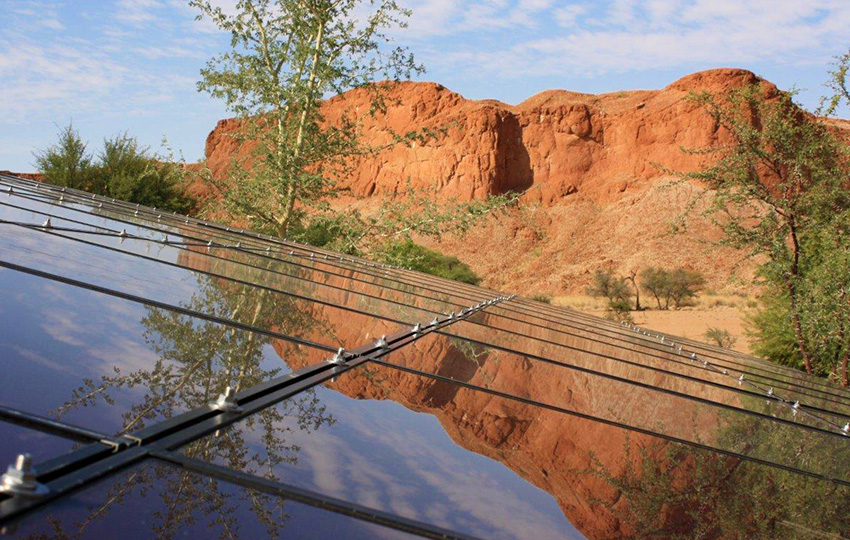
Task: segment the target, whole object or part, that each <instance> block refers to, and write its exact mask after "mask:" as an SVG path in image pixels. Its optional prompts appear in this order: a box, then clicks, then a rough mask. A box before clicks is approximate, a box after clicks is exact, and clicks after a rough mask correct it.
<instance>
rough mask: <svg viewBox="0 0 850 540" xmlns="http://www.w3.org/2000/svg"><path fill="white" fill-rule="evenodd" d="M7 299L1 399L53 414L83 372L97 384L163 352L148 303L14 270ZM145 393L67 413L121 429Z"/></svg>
mask: <svg viewBox="0 0 850 540" xmlns="http://www.w3.org/2000/svg"><path fill="white" fill-rule="evenodd" d="M0 306H2V309H0V350H2V355H0V369H2V373H3V376H2V377H0V404H2V405H6V406H10V407H15V408H19V409H22V410H26V411H29V412H33V413H36V414H41V415H50V414H51V412H52V411H53V410H55V409H56V408H57V407H59V406H61V405H62V404H63V403H65V402H66V401H68V400H70V399H71V397H72V392H73V390H74V389H76V388H78V387H80V386H81V385H82V384H83V383H84V379H86V378H88V379H92V380H93V381H94V382H95V383H98V382H99V381H100V378H101V376H103V375H115V368H116V367H117V368H120V370H121V373H122V374H125V375H126V374H129V373H130V372H133V371H136V370H143V369H144V370H150V369H152V368H153V366H154V364H155V362H156V361H157V359H158V358H159V356H158V355H157V354H156V353H155V352H154V351H153V350H152V348H151V347H150V345H149V344H147V343H146V342H145V340H144V337H143V333H144V330H145V328H144V326H143V325H142V324H141V320H142V319H143V318H144V317H145V316H146V315H147V314H148V310H147V309H146V308H145V307H144V306H142V305H141V304H136V303H133V302H129V301H126V300H122V299H120V298H115V297H111V296H107V295H104V294H100V293H95V292H92V291H86V290H84V289H80V288H77V287H72V286H68V285H63V284H59V283H55V282H52V281H48V280H44V279H41V278H37V277H33V276H29V275H26V274H23V273H20V272H15V271H10V270H8V271H4V272H2V273H0ZM210 324H212V323H210ZM198 353H201V351H198ZM263 355H264V359H265V361H264V362H263V365H262V368H263V369H268V368H271V367H284V366H282V365H281V362H280V358H279V357H278V356H277V354H276V353H275V351H274V349H272V348H271V347H270V346H266V347H264V348H263ZM146 392H147V389H146V388H144V387H141V386H140V387H136V388H119V389H116V388H112V389H110V391H109V394H110V396H111V397H113V398H114V399H115V404H114V405H109V404H107V403H105V402H104V401H103V400H98V404H97V405H96V406H95V407H82V408H77V409H74V410H72V411H71V412H69V413H68V414H66V415H64V416H63V420H65V421H67V422H71V423H77V424H80V425H83V426H86V427H90V428H92V429H96V430H100V431H107V432H114V431H117V430H118V429H119V428H120V427H121V425H122V420H121V414H122V413H123V412H124V411H126V410H128V409H129V408H130V407H131V406H132V405H134V404H138V403H141V402H142V400H143V399H144V395H145V393H146ZM173 412H179V411H173Z"/></svg>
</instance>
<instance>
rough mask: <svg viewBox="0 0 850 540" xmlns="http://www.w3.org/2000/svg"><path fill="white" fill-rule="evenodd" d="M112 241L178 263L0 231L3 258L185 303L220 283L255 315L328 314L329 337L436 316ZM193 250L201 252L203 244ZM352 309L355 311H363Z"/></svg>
mask: <svg viewBox="0 0 850 540" xmlns="http://www.w3.org/2000/svg"><path fill="white" fill-rule="evenodd" d="M110 241H111V242H112V243H113V244H114V245H115V246H118V245H129V244H132V243H142V244H144V247H145V249H147V250H149V251H150V253H151V254H153V256H154V257H159V256H160V255H159V252H162V257H163V260H166V261H168V260H170V259H172V258H173V259H175V260H176V261H177V262H176V263H175V264H177V265H178V266H170V265H165V264H161V263H160V262H158V261H156V260H149V259H144V258H140V257H135V256H132V255H129V254H127V253H119V252H115V251H108V250H106V249H103V248H101V247H97V246H89V245H85V244H82V243H79V242H75V241H73V240H70V239H67V238H62V237H59V236H56V235H54V234H49V233H46V232H44V231H40V230H33V229H22V228H19V229H17V230H16V231H15V234H13V235H3V236H2V237H0V259H2V260H4V261H7V262H10V263H13V264H17V265H20V266H24V267H27V268H34V269H37V270H41V271H44V272H49V273H51V274H57V275H60V276H63V277H68V278H72V279H75V280H79V281H83V282H85V283H88V284H92V285H96V286H101V287H107V288H109V289H112V290H117V291H120V292H122V293H126V294H131V295H135V296H141V297H144V298H146V299H149V300H153V301H157V302H165V303H168V304H172V305H181V306H184V307H189V305H190V304H191V301H192V298H193V295H194V294H195V293H196V292H197V291H198V289H199V288H200V287H201V286H202V284H204V283H207V282H217V285H218V286H219V287H218V288H219V289H220V290H221V291H222V293H223V294H226V295H228V296H230V297H243V296H244V297H247V298H249V299H250V300H251V303H252V304H253V305H257V306H259V305H262V306H263V313H261V314H260V315H263V314H267V313H266V312H268V313H274V314H281V313H302V314H303V313H306V314H309V315H310V316H311V317H313V318H316V319H321V318H322V317H324V318H326V319H327V324H325V325H324V326H325V328H326V330H330V332H326V334H329V335H331V336H332V335H333V332H332V330H333V329H334V328H335V327H336V326H337V324H345V325H350V326H353V327H357V328H368V327H369V324H370V321H372V320H373V319H374V317H378V316H379V317H384V318H387V319H389V320H391V321H405V322H407V321H419V320H426V319H429V318H430V317H432V316H433V314H431V313H429V312H423V311H421V310H418V309H415V308H410V307H407V306H405V305H403V304H397V303H389V302H387V301H385V300H382V299H380V298H374V297H368V296H365V295H358V294H352V293H351V292H349V291H345V290H334V289H329V288H327V287H324V286H323V285H319V284H316V283H312V282H309V281H303V280H296V279H293V278H291V277H288V276H282V275H279V274H277V275H275V276H274V277H267V278H265V279H259V280H256V279H255V280H253V281H252V279H251V276H252V274H253V273H255V272H256V271H257V269H253V268H250V267H244V266H238V267H237V266H234V265H233V264H232V263H228V262H227V261H220V264H221V265H222V266H223V267H226V266H227V265H228V264H230V266H231V269H230V270H229V273H228V277H235V278H236V279H239V280H241V281H242V282H236V281H232V280H227V279H223V278H219V277H215V276H210V275H208V274H205V273H204V272H209V271H210V265H209V261H208V260H207V259H206V257H205V256H203V255H200V254H197V256H194V254H193V252H192V251H190V250H176V249H174V248H172V247H169V246H162V245H160V244H157V243H152V242H148V241H141V240H124V241H122V240H121V239H119V238H110ZM196 249H199V250H206V248H205V247H198V248H196ZM169 250H170V251H169ZM171 262H173V261H171ZM268 263H269V264H270V265H277V264H280V263H279V261H275V260H269V261H268ZM193 265H197V266H199V267H200V268H199V271H193V270H190V269H186V268H184V267H189V268H191V267H192V266H193ZM257 281H261V282H263V285H265V286H266V287H269V288H273V289H280V290H285V291H287V292H291V293H294V294H297V295H300V296H302V297H303V298H310V299H311V300H305V299H298V298H295V297H293V296H290V295H286V294H282V293H280V292H277V291H276V290H269V289H261V288H259V287H256V286H253V283H255V282H257ZM314 298H317V299H320V300H322V301H324V302H328V303H330V304H333V305H325V304H320V303H318V302H314V301H312V299H314ZM335 305H340V306H346V307H349V308H351V309H349V310H343V309H340V308H337V307H334V306H335ZM192 307H193V309H195V310H197V311H201V312H203V313H210V311H209V309H208V307H207V306H205V305H194V306H192ZM352 310H357V311H359V312H360V313H358V312H355V311H352ZM366 314H368V315H370V316H367V315H366ZM229 318H236V320H238V321H239V322H242V323H244V324H251V325H252V326H258V327H261V328H264V329H267V330H273V331H281V332H285V333H287V334H289V335H293V336H297V337H304V338H308V337H310V336H311V334H312V333H313V331H314V330H315V327H314V326H310V325H289V326H288V327H286V328H282V327H281V326H280V325H279V324H278V322H279V321H278V320H277V318H276V317H272V318H270V319H269V318H267V317H265V318H264V317H262V316H257V314H255V313H254V312H253V311H251V310H249V309H243V310H240V311H238V312H236V313H235V314H233V315H232V316H231V317H229ZM411 324H412V323H411ZM385 333H386V332H385ZM378 337H380V335H379V336H378ZM373 339H374V337H372V336H366V335H365V333H361V334H360V335H359V336H358V339H357V340H355V341H353V342H345V343H342V342H333V341H330V342H329V344H330V345H334V346H342V347H345V348H354V347H356V346H359V345H361V344H363V343H366V342H368V341H370V340H373ZM317 340H318V339H317ZM326 343H328V342H326Z"/></svg>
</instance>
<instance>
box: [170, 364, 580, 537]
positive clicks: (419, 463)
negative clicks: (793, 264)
mask: <svg viewBox="0 0 850 540" xmlns="http://www.w3.org/2000/svg"><path fill="white" fill-rule="evenodd" d="M386 371H387V369H386V368H380V367H372V366H368V365H367V366H363V367H360V368H357V369H355V370H352V371H350V372H347V373H345V374H343V375H341V376H340V377H339V378H338V379H337V380H336V381H335V382H332V383H328V384H327V385H326V386H321V387H318V388H315V389H314V390H309V391H306V392H303V393H301V394H298V395H297V396H295V397H293V398H292V399H289V400H286V401H284V402H282V403H280V404H278V405H277V406H275V407H271V408H269V409H267V410H265V411H262V412H260V413H257V414H256V415H255V418H252V419H251V420H249V421H242V422H240V423H237V424H235V425H234V426H232V427H231V428H229V429H226V430H222V431H221V432H219V434H218V436H210V437H207V438H204V439H201V440H199V441H198V442H196V443H193V444H191V445H190V446H188V447H186V448H184V449H183V452H184V453H185V454H186V455H189V456H192V457H195V458H198V459H202V460H206V461H211V462H214V463H217V464H220V465H223V466H227V467H231V468H235V469H238V470H240V471H245V472H249V473H252V474H257V475H263V476H266V477H271V478H274V479H277V480H280V481H283V482H287V483H290V484H294V485H296V486H299V487H304V488H307V489H311V490H314V491H318V492H320V493H323V494H326V495H329V496H333V497H337V498H341V499H344V500H348V501H351V502H354V503H358V504H362V505H364V506H368V507H371V508H375V509H378V510H383V511H387V512H392V513H395V514H398V515H401V516H404V517H407V518H411V519H416V520H420V521H426V522H429V523H433V524H434V525H437V526H440V527H444V528H447V529H451V530H456V531H458V532H463V533H467V534H472V535H475V536H479V537H483V538H535V539H548V538H580V537H581V536H580V535H579V534H578V532H577V531H576V529H575V528H574V527H573V526H572V525H571V524H570V523H569V521H568V520H567V519H566V518H565V517H564V514H563V512H562V511H561V510H560V509H559V507H558V503H557V501H556V500H555V499H554V498H553V497H552V496H551V495H549V494H548V493H546V492H545V491H544V490H543V489H541V487H542V486H545V485H547V482H548V481H547V480H546V478H545V476H542V475H537V476H536V477H535V478H533V479H527V478H524V477H523V475H522V471H521V469H514V470H512V468H511V467H508V466H506V465H504V464H503V463H500V459H501V458H502V457H503V453H505V452H507V453H511V452H512V450H511V448H512V445H511V444H510V442H509V441H510V440H514V439H516V436H517V435H519V434H520V433H521V432H522V431H523V430H524V429H525V427H526V426H523V425H521V424H514V423H513V422H512V421H511V419H510V418H506V417H505V415H509V412H510V407H511V404H510V403H506V402H504V403H500V402H495V401H494V402H493V403H492V404H491V406H490V408H489V410H490V412H489V413H488V416H489V418H490V419H491V420H492V421H491V422H489V423H488V424H487V425H482V424H479V423H477V422H476V423H474V424H472V423H469V422H467V421H466V420H465V418H466V415H467V409H466V404H463V403H460V402H456V403H453V404H452V405H451V406H449V403H450V402H451V399H452V396H451V394H449V393H446V392H444V391H443V390H446V391H451V390H454V389H453V388H450V387H446V388H441V389H436V390H437V391H434V392H431V391H424V390H427V389H428V387H429V386H430V383H429V381H427V380H425V379H421V380H420V379H417V378H408V379H407V380H406V381H405V382H404V384H405V386H401V387H398V388H396V387H394V386H393V385H388V384H386V383H387V379H386ZM418 390H423V392H421V393H420V392H418ZM399 392H401V393H403V394H405V395H409V396H410V400H408V401H402V400H399V396H398V393H399ZM441 406H444V407H445V410H443V411H442V412H437V411H438V410H439V409H440V407H441ZM424 412H428V413H431V414H423V413H424ZM499 440H501V441H503V442H504V443H505V444H504V446H503V447H502V450H500V451H498V452H490V451H489V450H487V446H486V444H487V443H488V442H495V441H499ZM480 454H483V455H480ZM485 456H486V457H485ZM517 463H519V462H517Z"/></svg>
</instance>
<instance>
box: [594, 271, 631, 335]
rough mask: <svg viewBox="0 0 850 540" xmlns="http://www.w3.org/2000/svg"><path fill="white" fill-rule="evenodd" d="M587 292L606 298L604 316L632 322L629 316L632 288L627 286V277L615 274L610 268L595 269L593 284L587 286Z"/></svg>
mask: <svg viewBox="0 0 850 540" xmlns="http://www.w3.org/2000/svg"><path fill="white" fill-rule="evenodd" d="M587 294H589V295H590V296H595V297H597V298H606V299H608V304H607V306H606V308H605V316H606V318H608V319H611V320H615V321H629V322H633V321H632V316H631V307H632V306H631V298H632V289H631V287H630V286H629V278H625V277H618V276H615V275H614V272H613V271H611V270H600V269H597V270H596V272H595V273H594V274H593V284H592V285H591V286H590V287H588V289H587Z"/></svg>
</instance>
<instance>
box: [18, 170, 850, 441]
mask: <svg viewBox="0 0 850 540" xmlns="http://www.w3.org/2000/svg"><path fill="white" fill-rule="evenodd" d="M36 187H38V185H36ZM50 189H53V190H54V191H55V190H56V188H50ZM64 192H65V191H64V189H63V190H62V191H60V193H64ZM60 199H61V197H60ZM91 200H96V197H95V196H92V197H91V199H86V200H84V201H82V202H84V203H88V202H90V201H91ZM125 206H126V204H125ZM98 207H103V204H102V202H100V203H99V204H98ZM75 210H76V209H75ZM33 211H34V210H33ZM76 211H80V212H82V210H76ZM137 211H138V210H136V211H134V213H135V212H137ZM34 212H35V211H34ZM38 213H40V212H38ZM54 217H57V219H59V217H58V216H54ZM61 219H63V220H67V219H68V218H64V217H63V218H61ZM110 219H114V218H111V217H110ZM188 219H189V218H186V220H187V221H188ZM158 221H159V220H158ZM9 223H11V222H9ZM14 224H17V223H14ZM17 225H22V226H30V227H32V228H39V227H38V226H36V225H33V224H17ZM43 228H45V230H48V231H49V232H51V233H52V234H56V232H55V231H63V230H70V229H64V228H61V227H51V226H50V225H49V218H48V221H47V222H45V226H43ZM147 228H149V229H151V230H156V231H159V232H162V231H161V230H160V229H157V228H155V227H147ZM50 229H52V230H50ZM77 232H88V231H77ZM122 232H123V231H122ZM92 233H93V234H105V235H112V236H116V235H117V236H122V234H121V233H116V232H111V233H106V232H104V233H100V232H98V231H92ZM58 236H61V237H63V238H68V239H70V240H73V241H78V242H83V243H87V244H88V243H89V242H87V241H85V240H82V239H79V238H75V237H67V236H64V235H61V234H59V235H58ZM122 237H127V236H126V235H124V236H122ZM137 238H139V239H141V240H145V241H155V240H154V239H150V238H146V237H137ZM163 242H165V243H168V241H167V240H163ZM91 244H92V245H96V246H99V247H102V248H104V249H111V250H116V249H115V248H111V247H109V246H103V245H100V244H96V243H91ZM173 244H174V245H177V246H180V245H181V244H183V245H185V244H186V243H185V242H173ZM198 245H203V242H200V243H199V244H198ZM217 247H233V246H225V245H221V246H218V244H217ZM235 247H236V248H237V249H240V248H239V244H238V243H237V246H235ZM183 249H185V248H183ZM241 249H242V250H243V251H244V250H245V248H241ZM269 250H270V247H267V248H266V249H265V251H266V252H268V251H269ZM116 251H121V252H123V250H116ZM290 253H292V252H291V251H290ZM130 254H131V255H135V256H140V255H138V254H132V253H130ZM272 258H273V259H275V260H278V261H280V260H281V259H277V258H274V257H272ZM310 258H311V260H314V261H315V260H317V259H316V258H315V257H314V255H313V254H312V253H311V256H310ZM333 258H336V259H339V260H345V258H344V257H340V256H334V257H333ZM321 259H328V256H327V255H324V256H323V257H321ZM154 260H155V259H154ZM352 260H353V259H352ZM159 262H163V261H159ZM164 264H168V263H164ZM370 266H372V267H374V266H376V265H375V264H374V263H371V265H370ZM382 266H383V265H382ZM314 269H315V268H314ZM316 270H317V269H316ZM220 277H224V278H225V279H232V278H228V277H227V276H220ZM297 279H306V278H297ZM307 281H310V280H307ZM246 284H247V282H246ZM253 285H255V286H258V287H263V286H261V285H258V284H253ZM263 288H265V287H263ZM346 290H347V289H346ZM278 292H281V293H283V294H287V295H290V296H292V294H291V293H288V292H286V291H278ZM362 294H365V293H362ZM367 296H369V295H367ZM313 301H316V302H319V303H325V302H322V301H319V300H313ZM387 301H389V302H393V303H398V302H394V301H391V300H387ZM340 307H342V308H343V309H349V308H345V307H344V306H340ZM421 309H424V310H426V311H432V310H428V309H427V308H421ZM495 316H497V317H504V315H499V314H495ZM378 318H385V317H380V316H378ZM508 318H510V317H508ZM395 322H399V321H395ZM521 322H524V323H526V324H529V325H531V326H535V324H534V323H531V322H527V321H521ZM475 324H483V323H478V322H476V323H475ZM484 326H488V327H489V325H486V324H484ZM492 328H497V327H492ZM544 328H545V327H544ZM501 330H502V331H504V332H507V333H511V334H514V333H515V332H512V331H510V330H506V329H501ZM552 330H554V331H558V330H557V329H552ZM560 332H561V333H564V332H562V331H560ZM641 334H642V335H646V336H650V337H651V338H659V337H661V338H662V339H661V342H662V344H664V339H663V337H662V336H660V335H650V334H649V333H647V332H642V333H641ZM641 334H639V335H641ZM568 335H572V334H568ZM527 337H529V339H534V340H537V341H542V342H545V343H547V344H552V345H556V346H559V347H563V348H565V349H568V350H575V351H579V352H590V353H591V354H594V355H595V356H601V357H604V358H607V359H610V360H614V361H619V362H623V363H626V364H632V365H635V366H639V367H641V368H644V369H649V370H651V371H658V372H664V373H667V374H670V375H673V376H676V377H680V378H684V379H688V380H693V381H699V382H702V383H704V384H708V385H711V386H717V387H722V388H724V389H728V390H730V391H733V392H743V393H748V394H750V395H753V396H767V397H768V398H769V399H773V400H775V401H777V402H779V403H781V404H785V405H788V406H791V407H792V408H793V412H794V413H795V414H796V413H798V412H802V413H803V414H807V415H809V416H812V418H813V419H816V420H818V421H820V422H826V423H829V422H828V420H826V419H824V418H820V417H817V416H816V415H814V414H809V413H807V412H806V409H810V410H812V411H818V412H830V414H833V415H838V416H839V417H841V416H843V417H844V418H845V420H844V423H842V424H835V425H831V426H830V427H831V428H832V429H833V430H835V431H837V432H840V433H843V434H844V435H846V434H847V433H848V425H850V424H847V423H846V419H847V416H846V415H842V414H840V413H836V412H834V411H827V410H822V409H820V408H819V407H816V406H811V405H809V404H808V403H807V402H806V399H805V398H804V397H803V398H802V399H797V400H790V399H788V398H783V397H781V394H777V393H774V392H773V388H772V387H770V385H769V383H767V382H766V381H763V384H762V385H759V384H755V383H753V382H752V381H751V380H750V379H749V378H746V379H745V378H744V377H743V376H742V377H740V378H738V379H737V383H738V384H737V385H736V384H735V382H734V381H733V377H732V373H729V372H728V371H727V370H726V369H725V368H723V367H722V364H720V365H718V364H716V363H715V362H712V361H708V360H706V359H705V358H704V357H703V358H700V359H699V361H698V362H697V361H695V360H696V358H695V353H691V354H690V355H688V354H687V353H688V352H690V351H685V352H684V353H685V354H684V356H683V350H682V347H681V346H679V347H678V352H676V351H670V349H667V348H666V347H665V346H662V347H661V348H660V349H661V350H658V349H656V347H650V348H651V350H658V352H661V353H665V354H666V355H671V357H666V356H665V357H662V356H661V355H657V354H651V353H645V354H648V355H649V356H652V357H655V358H659V359H663V360H669V361H671V362H674V363H679V364H682V365H688V362H690V364H691V365H692V366H694V367H697V366H700V365H702V366H705V368H706V370H707V371H710V372H714V373H715V374H718V375H719V374H722V375H729V377H730V379H728V380H730V381H732V382H731V383H730V384H729V385H725V384H720V383H717V382H712V381H707V380H704V379H700V378H698V377H695V376H692V375H686V374H684V373H680V372H675V371H672V372H671V371H667V370H665V369H659V368H657V367H652V366H647V365H644V364H635V363H633V362H629V361H626V360H623V359H620V358H617V357H615V356H610V355H606V354H599V353H594V352H592V351H586V350H584V349H582V348H578V347H574V346H569V345H566V344H564V343H560V342H556V341H551V340H548V339H544V338H540V337H534V336H527ZM575 337H582V336H575ZM459 339H465V340H467V341H470V342H475V343H477V344H479V345H482V346H493V345H491V344H489V343H485V342H481V341H478V340H471V339H467V338H459ZM585 339H589V340H590V341H598V340H594V339H592V338H585ZM614 339H616V338H614ZM599 342H600V343H605V344H607V345H611V346H615V344H613V343H607V342H604V341H599ZM493 347H494V348H499V349H501V347H496V346H493ZM677 357H678V359H677ZM556 364H558V365H562V364H561V363H556ZM563 366H564V367H568V368H569V367H571V366H569V365H566V364H563ZM733 369H734V368H733ZM737 371H739V372H740V371H741V370H737ZM741 373H747V374H749V373H748V372H745V371H744V372H741ZM742 382H743V385H745V386H746V387H749V388H752V390H749V391H748V390H745V389H741V388H740V387H741V386H742ZM736 386H738V388H736ZM805 394H806V393H805V392H802V393H801V394H800V395H805Z"/></svg>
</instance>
